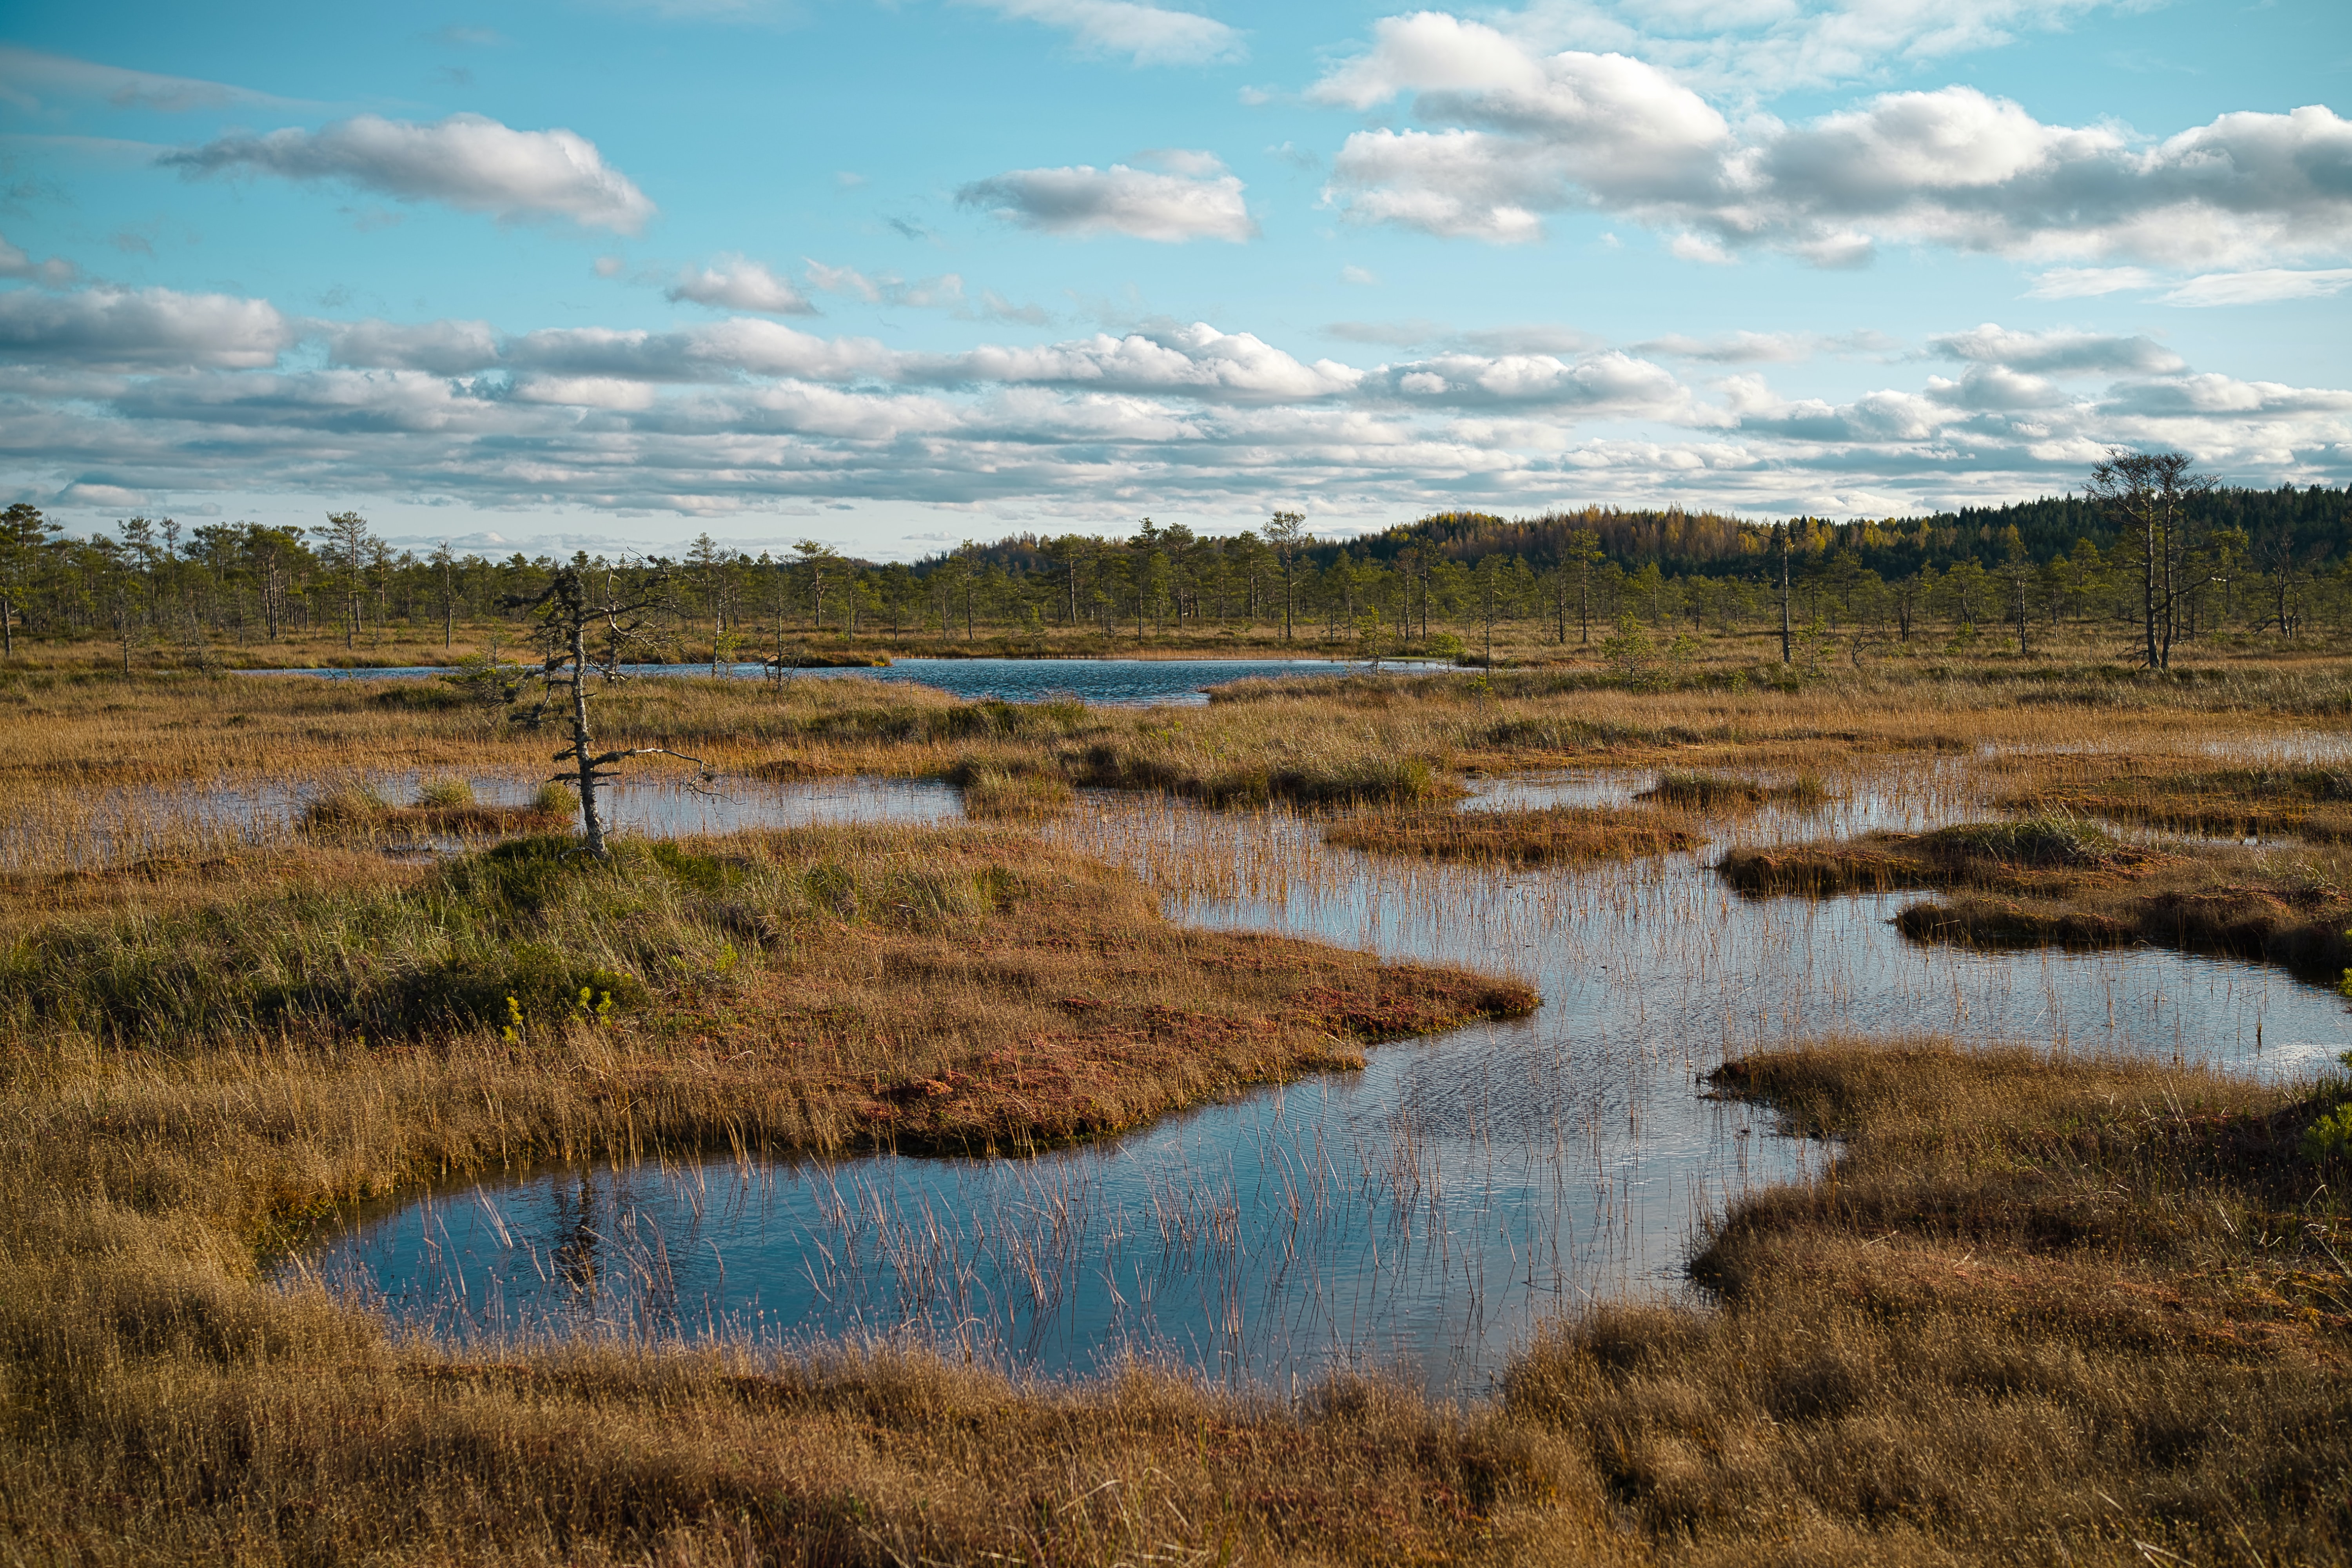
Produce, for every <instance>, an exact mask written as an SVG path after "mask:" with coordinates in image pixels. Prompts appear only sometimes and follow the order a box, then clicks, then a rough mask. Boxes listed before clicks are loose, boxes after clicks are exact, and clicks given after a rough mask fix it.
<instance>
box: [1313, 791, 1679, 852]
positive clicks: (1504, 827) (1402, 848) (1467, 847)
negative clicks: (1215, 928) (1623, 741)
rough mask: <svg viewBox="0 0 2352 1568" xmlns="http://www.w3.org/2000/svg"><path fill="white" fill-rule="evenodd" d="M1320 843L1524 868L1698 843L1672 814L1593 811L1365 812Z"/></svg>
mask: <svg viewBox="0 0 2352 1568" xmlns="http://www.w3.org/2000/svg"><path fill="white" fill-rule="evenodd" d="M1323 837H1325V838H1326V839H1327V840H1328V841H1329V842H1331V843H1333V844H1339V845H1343V846H1345V847H1348V848H1350V849H1362V850H1367V851H1369V852H1370V853H1372V854H1375V855H1420V856H1425V857H1427V858H1431V859H1433V860H1495V861H1501V862H1505V863H1508V864H1516V865H1526V866H1540V865H1548V864H1567V863H1573V862H1577V861H1586V860H1622V859H1633V858H1637V857H1640V856H1643V855H1664V854H1667V853H1669V852H1671V851H1674V850H1677V849H1696V848H1697V847H1698V846H1699V844H1700V843H1701V842H1702V836H1701V835H1700V834H1699V833H1698V832H1697V831H1696V829H1695V828H1694V826H1692V824H1691V823H1690V822H1689V821H1688V820H1687V819H1685V818H1684V817H1682V816H1678V815H1676V814H1674V813H1669V812H1658V811H1639V810H1633V811H1629V810H1622V809H1620V808H1617V807H1612V806H1597V805H1550V806H1536V807H1530V808H1528V809H1526V810H1522V811H1422V812H1410V813H1402V814H1394V813H1391V814H1375V813H1367V814H1365V815H1362V816H1350V817H1347V818H1344V819H1342V820H1340V821H1339V822H1335V823H1333V824H1332V825H1331V826H1328V827H1327V828H1325V829H1324V830H1323Z"/></svg>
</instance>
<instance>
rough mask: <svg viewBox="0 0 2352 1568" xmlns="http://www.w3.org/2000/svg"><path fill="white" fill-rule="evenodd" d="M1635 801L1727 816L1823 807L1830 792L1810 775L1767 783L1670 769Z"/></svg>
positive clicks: (1737, 777) (1723, 774) (1728, 774)
mask: <svg viewBox="0 0 2352 1568" xmlns="http://www.w3.org/2000/svg"><path fill="white" fill-rule="evenodd" d="M1634 798H1635V799H1636V800H1647V801H1655V802H1656V803H1658V804H1659V805H1675V806H1682V807H1684V808H1685V809H1687V810H1691V811H1699V812H1709V813H1717V814H1726V815H1728V814H1736V813H1742V812H1751V811H1759V810H1761V809H1762V808H1763V807H1765V806H1768V805H1795V806H1818V805H1827V804H1828V802H1829V798H1830V792H1829V788H1828V786H1827V785H1825V784H1822V781H1821V780H1820V779H1819V778H1817V777H1815V776H1814V775H1813V774H1811V773H1803V774H1800V775H1799V776H1798V777H1796V778H1794V779H1791V780H1790V781H1788V782H1787V783H1785V784H1766V783H1764V782H1763V781H1761V780H1759V779H1751V778H1742V777H1739V776H1738V775H1736V774H1731V773H1687V772H1680V771H1676V770H1674V769H1668V770H1667V771H1666V772H1664V773H1660V774H1659V775H1658V782H1657V783H1656V784H1653V785H1651V786H1650V787H1649V788H1648V789H1645V790H1643V792H1642V793H1641V794H1640V795H1636V796H1634Z"/></svg>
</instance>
